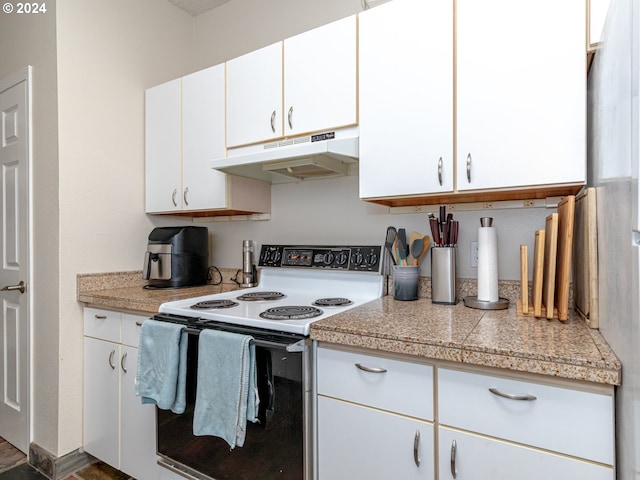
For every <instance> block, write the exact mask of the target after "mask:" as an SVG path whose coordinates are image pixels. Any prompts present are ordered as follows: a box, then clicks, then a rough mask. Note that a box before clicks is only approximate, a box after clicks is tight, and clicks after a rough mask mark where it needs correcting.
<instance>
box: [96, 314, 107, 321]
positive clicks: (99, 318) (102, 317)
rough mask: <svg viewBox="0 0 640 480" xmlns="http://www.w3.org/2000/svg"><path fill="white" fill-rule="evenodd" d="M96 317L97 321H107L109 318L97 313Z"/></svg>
mask: <svg viewBox="0 0 640 480" xmlns="http://www.w3.org/2000/svg"><path fill="white" fill-rule="evenodd" d="M94 317H95V318H96V319H97V320H106V319H107V316H106V315H99V314H97V313H96V314H95V315H94Z"/></svg>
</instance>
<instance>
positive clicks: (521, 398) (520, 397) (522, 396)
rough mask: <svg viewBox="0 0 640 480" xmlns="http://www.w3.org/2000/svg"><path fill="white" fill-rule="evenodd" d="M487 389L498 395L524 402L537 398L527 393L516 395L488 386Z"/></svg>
mask: <svg viewBox="0 0 640 480" xmlns="http://www.w3.org/2000/svg"><path fill="white" fill-rule="evenodd" d="M489 391H490V392H491V393H493V394H494V395H498V396H499V397H504V398H508V399H509V400H524V401H526V402H532V401H533V400H537V397H535V396H533V395H529V394H524V395H517V394H513V393H504V392H501V391H500V390H498V389H497V388H490V389H489Z"/></svg>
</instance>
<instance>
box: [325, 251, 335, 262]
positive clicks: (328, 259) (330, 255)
mask: <svg viewBox="0 0 640 480" xmlns="http://www.w3.org/2000/svg"><path fill="white" fill-rule="evenodd" d="M335 258H336V256H335V255H334V254H333V252H328V253H325V254H324V264H325V265H331V264H332V263H333V261H334V260H335Z"/></svg>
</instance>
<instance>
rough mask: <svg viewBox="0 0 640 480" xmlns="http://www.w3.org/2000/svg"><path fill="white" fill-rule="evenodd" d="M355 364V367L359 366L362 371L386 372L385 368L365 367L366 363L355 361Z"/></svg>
mask: <svg viewBox="0 0 640 480" xmlns="http://www.w3.org/2000/svg"><path fill="white" fill-rule="evenodd" d="M355 365H356V367H357V368H359V369H360V370H362V371H363V372H370V373H386V371H387V369H386V368H377V367H367V366H366V365H362V364H361V363H356V364H355Z"/></svg>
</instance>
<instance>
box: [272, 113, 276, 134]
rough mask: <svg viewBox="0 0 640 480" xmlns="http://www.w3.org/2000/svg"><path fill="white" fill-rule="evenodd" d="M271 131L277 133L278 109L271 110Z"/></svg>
mask: <svg viewBox="0 0 640 480" xmlns="http://www.w3.org/2000/svg"><path fill="white" fill-rule="evenodd" d="M271 131H272V132H273V133H276V111H275V110H274V111H273V112H271Z"/></svg>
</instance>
